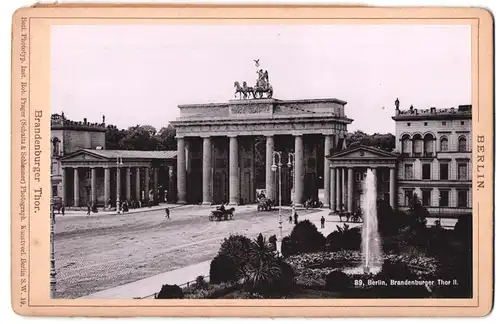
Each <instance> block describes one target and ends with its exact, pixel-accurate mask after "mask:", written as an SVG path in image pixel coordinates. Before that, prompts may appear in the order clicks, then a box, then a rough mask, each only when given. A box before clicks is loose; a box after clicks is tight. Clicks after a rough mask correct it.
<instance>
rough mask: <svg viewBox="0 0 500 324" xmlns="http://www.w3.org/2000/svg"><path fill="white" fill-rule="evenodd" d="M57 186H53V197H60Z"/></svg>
mask: <svg viewBox="0 0 500 324" xmlns="http://www.w3.org/2000/svg"><path fill="white" fill-rule="evenodd" d="M58 196H59V194H58V192H57V186H52V197H58Z"/></svg>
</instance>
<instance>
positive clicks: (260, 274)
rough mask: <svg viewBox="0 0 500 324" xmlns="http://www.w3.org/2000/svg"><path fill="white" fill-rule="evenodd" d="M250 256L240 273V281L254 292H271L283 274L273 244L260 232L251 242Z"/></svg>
mask: <svg viewBox="0 0 500 324" xmlns="http://www.w3.org/2000/svg"><path fill="white" fill-rule="evenodd" d="M248 256H249V258H248V263H247V264H246V265H245V266H244V267H243V269H241V271H240V273H239V283H240V284H242V285H243V287H244V288H245V289H247V290H249V291H252V292H259V293H269V292H271V291H272V288H273V287H274V286H275V284H276V283H277V282H278V281H279V280H280V278H281V274H282V269H281V267H280V263H279V259H278V258H277V256H276V253H275V251H274V250H273V247H272V245H271V244H270V243H269V242H268V241H267V240H266V239H265V238H264V237H263V236H262V234H260V235H259V236H258V237H257V239H256V240H254V241H252V243H251V244H250V249H249V251H248Z"/></svg>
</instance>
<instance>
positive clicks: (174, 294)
mask: <svg viewBox="0 0 500 324" xmlns="http://www.w3.org/2000/svg"><path fill="white" fill-rule="evenodd" d="M182 298H184V292H183V291H182V289H181V287H179V286H177V285H163V286H162V287H161V290H160V292H159V293H158V295H156V299H182Z"/></svg>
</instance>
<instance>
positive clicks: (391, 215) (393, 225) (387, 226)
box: [377, 200, 407, 236]
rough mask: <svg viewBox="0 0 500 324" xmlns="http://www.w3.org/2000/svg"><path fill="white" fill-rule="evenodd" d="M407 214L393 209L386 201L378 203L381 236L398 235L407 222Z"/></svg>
mask: <svg viewBox="0 0 500 324" xmlns="http://www.w3.org/2000/svg"><path fill="white" fill-rule="evenodd" d="M405 216H406V214H404V213H398V212H396V211H394V209H392V207H391V205H390V204H389V203H388V202H387V201H386V200H379V201H377V220H378V230H379V232H380V235H381V236H392V235H396V234H397V233H398V231H399V230H400V229H401V228H402V227H404V226H405V223H406V222H407V219H406V217H405Z"/></svg>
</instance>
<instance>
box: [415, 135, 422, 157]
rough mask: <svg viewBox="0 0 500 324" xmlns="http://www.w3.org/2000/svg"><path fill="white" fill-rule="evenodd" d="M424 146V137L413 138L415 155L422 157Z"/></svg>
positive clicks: (416, 136)
mask: <svg viewBox="0 0 500 324" xmlns="http://www.w3.org/2000/svg"><path fill="white" fill-rule="evenodd" d="M423 146H424V141H423V139H422V136H420V135H415V136H414V137H413V155H414V156H422V153H423Z"/></svg>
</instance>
